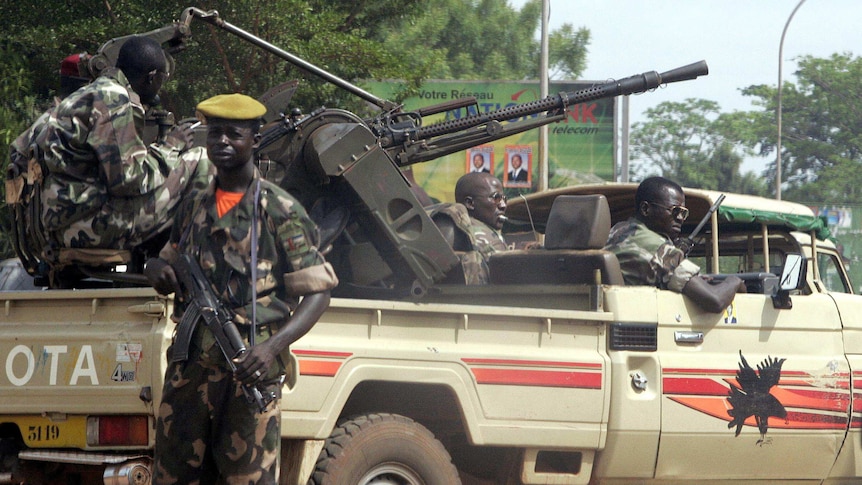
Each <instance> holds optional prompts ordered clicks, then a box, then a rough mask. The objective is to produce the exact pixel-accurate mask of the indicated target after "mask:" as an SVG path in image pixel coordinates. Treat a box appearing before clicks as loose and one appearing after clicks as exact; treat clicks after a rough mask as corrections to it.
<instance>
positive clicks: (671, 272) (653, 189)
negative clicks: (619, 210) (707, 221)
mask: <svg viewBox="0 0 862 485" xmlns="http://www.w3.org/2000/svg"><path fill="white" fill-rule="evenodd" d="M687 217H688V209H687V208H686V207H685V194H683V191H682V188H681V187H680V186H679V185H678V184H677V183H676V182H673V181H672V180H669V179H666V178H663V177H650V178H647V179H646V180H644V181H643V182H641V183H640V185H639V186H638V190H637V193H636V194H635V215H634V217H631V218H629V219H628V220H625V221H622V222H619V223H617V224H615V225H614V227H612V228H611V232H610V235H609V236H608V242H607V244H606V245H605V249H607V250H610V251H612V252H613V253H615V254H616V255H617V259H619V262H620V269H621V270H622V273H623V279H624V280H625V282H626V284H627V285H649V286H655V287H657V288H661V289H665V290H671V291H675V292H677V293H682V294H683V295H686V296H687V297H689V298H691V299H692V300H693V301H694V302H695V303H697V304H698V306H700V307H701V308H703V309H704V310H706V311H709V312H714V313H717V312H721V311H723V310H724V309H725V308H727V306H728V305H729V304H730V303H731V301H733V297H734V295H735V294H736V293H737V292H744V291H745V285H744V283H743V281H742V280H741V279H740V278H739V277H737V276H734V275H729V276H727V277H726V278H725V279H724V280H723V281H714V280H712V279H710V278H708V277H706V276H702V275H700V267H699V266H697V265H696V264H694V263H693V262H692V261H691V260H689V259H687V258H686V257H685V254H684V253H683V252H682V251H681V250H680V249H678V248H677V247H676V246H674V244H673V241H674V240H675V239H676V238H677V237H679V234H680V231H681V230H682V223H683V222H684V221H685V219H686V218H687Z"/></svg>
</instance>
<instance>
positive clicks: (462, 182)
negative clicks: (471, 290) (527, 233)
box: [429, 172, 508, 285]
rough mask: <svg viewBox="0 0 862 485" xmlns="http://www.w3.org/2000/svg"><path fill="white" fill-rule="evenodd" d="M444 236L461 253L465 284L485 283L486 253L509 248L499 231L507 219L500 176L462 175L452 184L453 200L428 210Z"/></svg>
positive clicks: (475, 173) (488, 174) (486, 281)
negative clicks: (453, 189)
mask: <svg viewBox="0 0 862 485" xmlns="http://www.w3.org/2000/svg"><path fill="white" fill-rule="evenodd" d="M429 212H430V215H431V218H432V219H433V220H434V222H435V223H436V224H437V227H438V228H439V229H440V232H441V233H443V237H444V238H446V240H447V241H448V242H449V244H450V245H451V246H452V249H454V250H455V251H458V252H460V253H461V263H462V267H463V269H464V276H465V278H466V283H467V284H468V285H470V284H473V285H477V284H486V283H488V257H489V256H490V255H491V253H494V252H496V251H505V250H506V249H508V247H507V245H506V241H505V240H504V239H503V236H502V235H501V234H500V229H502V228H503V223H504V222H505V221H506V216H505V213H506V196H505V195H504V194H503V184H502V183H501V182H500V180H499V179H498V178H497V177H495V176H493V175H491V174H490V173H485V172H471V173H468V174H465V175H463V176H461V178H459V179H458V182H457V183H456V184H455V203H454V204H441V205H439V206H436V207H432V208H430V210H429Z"/></svg>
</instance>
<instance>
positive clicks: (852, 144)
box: [742, 54, 862, 204]
mask: <svg viewBox="0 0 862 485" xmlns="http://www.w3.org/2000/svg"><path fill="white" fill-rule="evenodd" d="M798 66H799V67H798V70H797V71H796V73H795V76H796V79H797V82H796V83H792V82H787V83H785V84H784V87H783V89H782V138H781V145H782V158H781V160H782V181H783V182H784V184H783V187H782V196H783V197H784V198H786V199H790V200H797V201H800V202H818V201H829V202H831V203H835V204H859V203H862V170H860V168H862V99H860V96H859V94H860V93H862V59H860V58H859V57H852V56H851V55H850V54H833V55H832V56H831V57H829V58H815V57H812V56H804V57H802V58H801V59H800V60H799V62H798ZM742 92H743V94H745V95H747V96H752V97H754V98H756V99H755V103H756V104H757V105H758V106H762V107H763V112H762V113H759V116H752V118H751V120H752V122H753V123H755V124H756V128H755V129H754V130H752V137H751V138H749V140H748V142H749V144H753V143H760V144H761V147H762V149H761V154H763V155H769V154H772V156H773V157H774V156H775V155H774V154H775V148H776V139H777V131H776V128H775V111H776V108H777V88H776V87H774V86H765V85H753V86H749V87H748V88H745V89H743V90H742ZM771 173H772V175H773V176H774V173H775V164H774V162H773V164H772V165H771Z"/></svg>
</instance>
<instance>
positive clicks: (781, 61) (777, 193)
mask: <svg viewBox="0 0 862 485" xmlns="http://www.w3.org/2000/svg"><path fill="white" fill-rule="evenodd" d="M803 3H805V0H799V3H797V4H796V8H794V9H793V11H792V12H790V17H788V18H787V22H786V23H785V24H784V30H783V31H782V32H781V42H780V43H779V44H778V106H777V108H776V110H775V112H776V121H777V124H778V142H777V143H776V144H775V151H776V155H775V198H776V200H781V90H782V81H781V67H782V65H783V64H784V36H785V35H787V28H788V27H789V26H790V21H791V20H793V16H794V15H796V11H797V10H799V7H801V6H802V4H803Z"/></svg>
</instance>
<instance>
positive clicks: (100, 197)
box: [39, 68, 183, 231]
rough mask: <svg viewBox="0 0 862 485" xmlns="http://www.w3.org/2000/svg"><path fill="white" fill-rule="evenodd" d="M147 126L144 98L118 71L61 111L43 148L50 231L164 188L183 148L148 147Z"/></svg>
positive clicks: (44, 193) (69, 99) (68, 101)
mask: <svg viewBox="0 0 862 485" xmlns="http://www.w3.org/2000/svg"><path fill="white" fill-rule="evenodd" d="M144 122H145V120H144V106H143V105H142V104H141V101H140V97H139V96H138V94H137V93H135V92H134V90H132V88H131V86H130V85H129V81H128V79H126V76H125V75H124V74H123V73H122V71H120V70H117V69H114V68H111V69H107V70H105V71H104V72H103V73H102V75H101V76H100V77H99V78H98V79H96V80H95V81H94V82H93V83H91V84H89V85H87V86H85V87H83V88H81V89H79V90H77V91H75V92H74V93H72V94H71V95H69V96H68V97H67V98H66V99H64V100H63V101H62V102H61V103H60V105H59V106H57V108H56V109H55V110H54V111H53V112H52V113H51V116H50V118H49V119H48V122H47V124H46V126H45V133H44V137H42V139H41V141H40V146H39V148H40V150H41V152H42V153H43V154H44V167H45V170H46V173H45V174H44V176H45V180H44V184H43V189H42V201H43V204H44V205H43V219H44V225H45V228H46V230H48V231H56V230H61V229H63V228H65V227H68V226H69V225H70V224H71V223H73V222H75V221H79V220H81V219H85V218H87V217H90V216H92V215H93V214H95V213H96V212H97V211H98V210H99V208H100V207H102V206H103V205H104V204H105V202H106V201H107V200H108V199H109V198H133V197H136V196H140V195H143V194H148V193H151V192H152V191H153V190H155V189H156V188H158V187H161V186H162V185H163V184H164V182H165V177H166V176H167V175H168V173H169V172H170V171H171V170H172V169H173V167H174V166H175V165H176V163H177V162H176V159H177V157H178V155H179V151H180V148H183V147H176V148H174V147H171V146H167V145H156V144H153V145H150V146H149V147H148V146H146V145H145V144H144V142H143V140H142V139H141V136H140V134H141V133H142V132H143V128H144Z"/></svg>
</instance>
